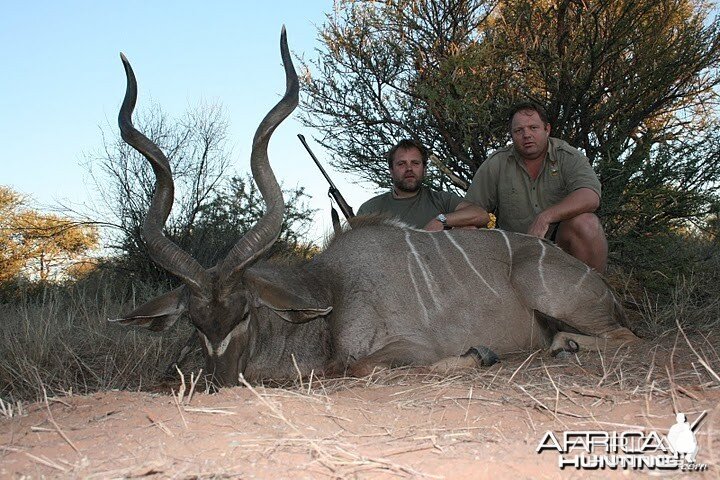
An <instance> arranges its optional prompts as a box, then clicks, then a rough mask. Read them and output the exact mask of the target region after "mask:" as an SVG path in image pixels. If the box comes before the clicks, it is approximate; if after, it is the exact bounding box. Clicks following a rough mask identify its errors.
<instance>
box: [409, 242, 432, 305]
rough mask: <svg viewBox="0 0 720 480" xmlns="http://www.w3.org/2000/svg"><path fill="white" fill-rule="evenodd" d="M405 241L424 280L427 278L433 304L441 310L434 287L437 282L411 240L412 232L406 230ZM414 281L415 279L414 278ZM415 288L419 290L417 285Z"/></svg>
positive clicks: (426, 283) (426, 282)
mask: <svg viewBox="0 0 720 480" xmlns="http://www.w3.org/2000/svg"><path fill="white" fill-rule="evenodd" d="M405 243H407V244H408V246H409V247H410V254H411V255H412V256H413V257H414V258H415V264H416V265H417V266H418V268H419V269H420V273H422V276H423V280H425V285H426V286H427V289H428V292H429V293H430V297H431V298H432V301H433V306H434V307H435V310H439V308H438V299H437V297H436V296H435V290H434V289H433V285H434V284H435V279H434V278H433V276H432V273H430V272H429V271H428V269H427V267H426V266H425V262H424V261H423V260H422V258H420V254H419V253H418V251H417V249H416V248H415V246H414V245H413V244H412V242H411V241H410V232H409V231H407V230H405ZM408 268H410V271H411V272H412V268H411V267H408ZM413 282H414V280H413ZM415 290H417V285H416V286H415Z"/></svg>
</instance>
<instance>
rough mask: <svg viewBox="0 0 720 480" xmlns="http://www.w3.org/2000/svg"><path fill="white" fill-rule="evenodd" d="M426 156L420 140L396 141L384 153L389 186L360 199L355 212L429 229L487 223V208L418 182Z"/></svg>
mask: <svg viewBox="0 0 720 480" xmlns="http://www.w3.org/2000/svg"><path fill="white" fill-rule="evenodd" d="M427 160H428V153H427V149H426V148H425V147H424V146H423V145H422V144H421V143H420V142H417V141H415V140H411V139H405V140H401V141H400V142H398V143H397V145H395V146H394V147H393V148H392V149H391V150H390V152H389V153H388V169H389V170H390V177H391V178H392V183H393V186H392V189H391V190H390V191H389V192H386V193H383V194H380V195H378V196H376V197H373V198H371V199H370V200H368V201H366V202H365V203H363V204H362V205H361V206H360V208H359V209H358V215H367V214H371V213H379V214H382V215H385V216H388V217H391V218H397V219H399V220H401V221H403V222H405V223H407V224H408V225H410V226H411V227H415V228H424V229H425V230H430V231H437V230H442V229H443V228H453V227H465V226H470V225H475V224H476V223H482V222H485V223H484V224H487V222H488V220H489V219H488V216H487V212H485V211H484V210H483V209H481V208H480V207H478V206H476V205H473V204H471V203H468V202H464V201H463V200H462V199H461V198H460V197H458V196H457V195H454V194H452V193H448V192H438V191H435V190H431V189H430V188H428V187H426V186H423V185H422V181H423V178H425V168H426V167H427Z"/></svg>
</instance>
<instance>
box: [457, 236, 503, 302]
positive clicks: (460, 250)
mask: <svg viewBox="0 0 720 480" xmlns="http://www.w3.org/2000/svg"><path fill="white" fill-rule="evenodd" d="M444 233H445V236H446V237H447V238H448V240H450V243H452V244H453V246H454V247H455V248H456V249H457V250H458V252H460V253H461V254H462V256H463V258H464V259H465V263H467V264H468V266H469V267H470V269H471V270H472V271H473V272H474V273H475V275H477V276H478V277H479V278H480V280H482V282H483V283H484V284H485V286H486V287H487V288H488V289H490V291H491V292H492V293H493V295H495V296H496V297H499V296H500V295H499V294H498V293H497V292H496V291H495V289H494V288H492V287H491V286H490V284H489V283H488V282H487V280H485V278H484V277H483V276H482V275H481V274H480V272H478V271H477V269H476V268H475V265H473V264H472V262H471V261H470V258H468V256H467V253H465V250H463V249H462V247H461V246H460V245H459V244H458V243H457V242H456V241H455V239H454V238H453V237H452V235H450V234H449V233H448V230H444Z"/></svg>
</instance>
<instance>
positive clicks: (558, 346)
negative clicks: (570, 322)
mask: <svg viewBox="0 0 720 480" xmlns="http://www.w3.org/2000/svg"><path fill="white" fill-rule="evenodd" d="M637 340H638V337H636V336H635V334H634V333H632V332H631V331H630V330H628V329H627V328H625V327H618V328H616V329H615V330H612V331H610V332H607V333H605V334H603V335H602V336H598V337H593V336H590V335H582V334H579V333H570V332H557V333H556V334H555V336H554V337H553V342H552V345H551V346H550V354H551V355H552V356H556V355H557V354H558V353H560V352H570V353H575V352H577V351H578V350H580V349H581V348H583V349H588V350H598V351H602V350H605V349H608V348H611V349H617V348H620V347H622V346H624V345H627V344H629V343H632V342H635V341H637Z"/></svg>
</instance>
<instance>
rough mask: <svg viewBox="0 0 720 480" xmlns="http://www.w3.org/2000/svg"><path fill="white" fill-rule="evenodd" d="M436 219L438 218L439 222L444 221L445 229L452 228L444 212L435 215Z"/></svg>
mask: <svg viewBox="0 0 720 480" xmlns="http://www.w3.org/2000/svg"><path fill="white" fill-rule="evenodd" d="M435 220H437V221H438V222H440V223H442V226H443V230H449V229H450V227H449V226H448V224H447V217H446V216H445V214H444V213H441V214H439V215H438V216H437V217H435Z"/></svg>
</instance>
